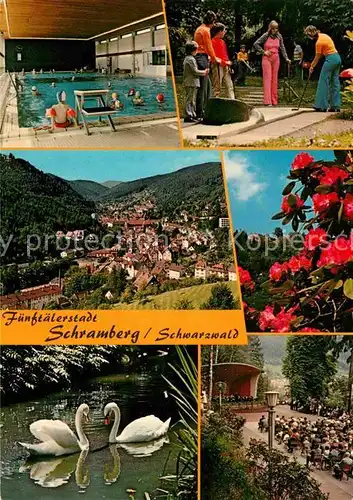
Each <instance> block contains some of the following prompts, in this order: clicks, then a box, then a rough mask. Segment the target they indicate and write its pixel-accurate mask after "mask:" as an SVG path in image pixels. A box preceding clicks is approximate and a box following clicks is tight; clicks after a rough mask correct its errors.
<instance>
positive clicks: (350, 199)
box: [343, 193, 353, 221]
mask: <svg viewBox="0 0 353 500" xmlns="http://www.w3.org/2000/svg"><path fill="white" fill-rule="evenodd" d="M343 217H344V218H345V219H347V220H351V221H353V194H351V193H347V194H346V196H345V197H344V199H343Z"/></svg>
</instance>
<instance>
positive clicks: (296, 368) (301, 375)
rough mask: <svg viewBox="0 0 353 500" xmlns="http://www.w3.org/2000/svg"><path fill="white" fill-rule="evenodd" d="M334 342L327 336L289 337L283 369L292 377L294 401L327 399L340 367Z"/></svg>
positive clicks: (284, 373) (286, 375) (291, 386)
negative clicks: (333, 346) (334, 350)
mask: <svg viewBox="0 0 353 500" xmlns="http://www.w3.org/2000/svg"><path fill="white" fill-rule="evenodd" d="M331 342H332V341H331V339H330V337H328V336H327V337H325V336H316V335H306V336H293V337H288V339H287V346H286V356H285V358H284V360H283V368H282V371H283V375H284V376H285V377H286V378H287V379H288V380H289V386H290V390H291V397H292V400H295V401H299V402H301V403H302V404H305V403H306V402H307V400H308V398H314V399H316V400H318V401H323V400H324V398H325V397H326V395H327V393H328V384H329V383H330V382H331V381H332V379H333V377H334V375H335V373H336V370H337V363H336V361H335V358H334V355H333V353H332V344H331Z"/></svg>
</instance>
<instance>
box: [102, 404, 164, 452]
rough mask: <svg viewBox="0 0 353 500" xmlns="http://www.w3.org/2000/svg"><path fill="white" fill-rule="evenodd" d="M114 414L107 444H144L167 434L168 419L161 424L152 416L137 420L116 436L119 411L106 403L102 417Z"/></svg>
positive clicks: (115, 406)
mask: <svg viewBox="0 0 353 500" xmlns="http://www.w3.org/2000/svg"><path fill="white" fill-rule="evenodd" d="M112 413H113V414H114V417H115V418H114V425H113V427H112V429H111V431H110V434H109V443H144V442H147V441H153V440H154V439H158V438H160V437H162V436H164V434H167V432H168V429H169V424H170V420H171V419H170V418H168V420H166V421H165V422H162V420H160V419H159V418H157V417H155V416H154V415H148V416H147V417H142V418H138V419H137V420H134V421H133V422H131V423H130V424H129V425H127V426H126V427H125V429H124V430H123V432H122V433H121V434H120V436H117V434H118V429H119V424H120V418H121V415H120V409H119V407H118V405H117V404H116V403H108V404H107V405H106V406H105V408H104V417H106V418H108V421H109V417H110V415H111V414H112Z"/></svg>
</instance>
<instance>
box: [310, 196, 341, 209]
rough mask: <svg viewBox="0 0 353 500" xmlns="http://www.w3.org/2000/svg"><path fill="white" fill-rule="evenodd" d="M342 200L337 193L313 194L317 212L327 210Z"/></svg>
mask: <svg viewBox="0 0 353 500" xmlns="http://www.w3.org/2000/svg"><path fill="white" fill-rule="evenodd" d="M339 201H340V200H339V198H338V194H337V193H328V194H319V193H316V194H314V196H313V205H314V210H315V213H317V214H318V213H322V212H326V210H328V209H329V208H330V207H331V206H332V205H334V204H335V203H338V202H339Z"/></svg>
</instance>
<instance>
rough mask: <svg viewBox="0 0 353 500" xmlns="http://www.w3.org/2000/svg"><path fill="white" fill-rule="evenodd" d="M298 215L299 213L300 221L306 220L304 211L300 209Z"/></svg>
mask: <svg viewBox="0 0 353 500" xmlns="http://www.w3.org/2000/svg"><path fill="white" fill-rule="evenodd" d="M298 215H299V219H300V220H301V221H302V222H304V221H306V213H305V212H302V211H300V212H299V213H298Z"/></svg>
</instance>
